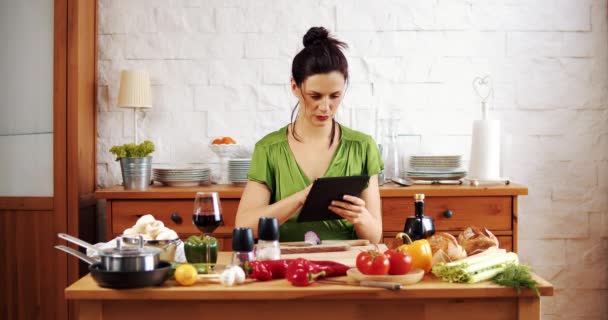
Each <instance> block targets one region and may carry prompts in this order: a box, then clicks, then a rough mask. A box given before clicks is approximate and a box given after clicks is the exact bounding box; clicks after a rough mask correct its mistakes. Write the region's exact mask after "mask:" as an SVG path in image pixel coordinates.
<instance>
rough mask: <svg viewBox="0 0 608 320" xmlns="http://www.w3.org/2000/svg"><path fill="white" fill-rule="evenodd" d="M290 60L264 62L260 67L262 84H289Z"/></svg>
mask: <svg viewBox="0 0 608 320" xmlns="http://www.w3.org/2000/svg"><path fill="white" fill-rule="evenodd" d="M291 63H292V61H291V59H268V60H264V62H263V67H262V83H263V84H282V85H285V84H289V83H290V79H291Z"/></svg>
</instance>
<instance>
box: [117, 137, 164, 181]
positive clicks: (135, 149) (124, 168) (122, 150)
mask: <svg viewBox="0 0 608 320" xmlns="http://www.w3.org/2000/svg"><path fill="white" fill-rule="evenodd" d="M110 152H111V153H113V154H114V155H116V161H120V170H121V172H122V180H123V185H124V187H125V189H126V190H146V189H148V186H149V185H150V181H151V177H152V156H150V154H151V153H152V152H154V143H152V141H150V140H146V141H144V142H142V143H140V144H135V143H127V144H123V145H116V146H113V147H112V148H110Z"/></svg>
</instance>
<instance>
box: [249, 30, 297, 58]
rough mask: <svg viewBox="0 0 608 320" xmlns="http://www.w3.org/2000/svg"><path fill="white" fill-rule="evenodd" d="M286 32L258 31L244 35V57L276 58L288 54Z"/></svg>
mask: <svg viewBox="0 0 608 320" xmlns="http://www.w3.org/2000/svg"><path fill="white" fill-rule="evenodd" d="M287 43H288V38H287V34H278V33H260V34H255V33H252V34H247V35H246V36H245V58H278V57H280V56H289V55H290V54H291V52H288V51H286V49H288V45H287Z"/></svg>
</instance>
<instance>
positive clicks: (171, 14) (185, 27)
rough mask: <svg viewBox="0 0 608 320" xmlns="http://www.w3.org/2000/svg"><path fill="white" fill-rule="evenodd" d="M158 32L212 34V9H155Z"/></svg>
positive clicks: (213, 24) (213, 26) (213, 28)
mask: <svg viewBox="0 0 608 320" xmlns="http://www.w3.org/2000/svg"><path fill="white" fill-rule="evenodd" d="M154 13H155V17H156V25H157V30H158V31H159V32H213V31H215V23H214V16H213V8H212V7H207V8H156V9H155V11H154Z"/></svg>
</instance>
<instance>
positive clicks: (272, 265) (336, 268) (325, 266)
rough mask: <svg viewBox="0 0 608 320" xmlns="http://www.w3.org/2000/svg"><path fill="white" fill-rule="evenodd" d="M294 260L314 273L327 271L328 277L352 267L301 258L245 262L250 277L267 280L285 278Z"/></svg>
mask: <svg viewBox="0 0 608 320" xmlns="http://www.w3.org/2000/svg"><path fill="white" fill-rule="evenodd" d="M294 261H298V263H299V264H301V265H302V264H306V266H307V267H308V268H309V271H310V272H312V273H319V272H321V271H323V272H324V273H325V276H327V277H333V276H343V275H346V270H348V269H350V267H349V266H346V265H343V264H341V263H338V262H334V261H314V260H312V261H311V260H306V259H302V258H300V259H281V260H266V261H250V262H247V263H246V264H245V273H247V275H248V277H249V278H252V279H256V280H259V281H267V280H270V279H283V278H285V277H286V273H287V269H288V267H289V265H290V264H291V263H292V262H294ZM258 265H263V266H264V267H263V268H261V267H258ZM302 267H304V266H302ZM256 270H257V272H256ZM267 273H270V276H268V274H267Z"/></svg>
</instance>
